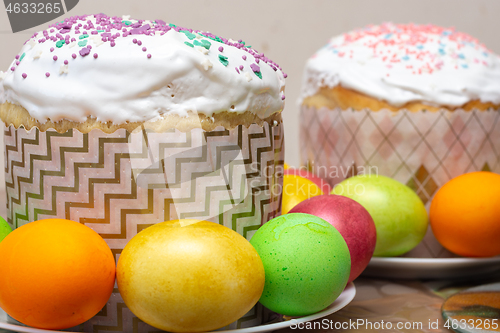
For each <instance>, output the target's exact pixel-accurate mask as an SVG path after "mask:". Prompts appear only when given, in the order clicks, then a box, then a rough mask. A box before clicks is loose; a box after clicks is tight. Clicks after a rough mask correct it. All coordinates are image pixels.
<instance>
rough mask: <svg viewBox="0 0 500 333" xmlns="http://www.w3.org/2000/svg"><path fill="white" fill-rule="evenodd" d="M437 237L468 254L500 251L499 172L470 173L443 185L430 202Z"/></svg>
mask: <svg viewBox="0 0 500 333" xmlns="http://www.w3.org/2000/svg"><path fill="white" fill-rule="evenodd" d="M429 218H430V221H431V227H432V231H433V233H434V235H435V236H436V239H437V240H438V241H439V242H440V243H441V245H443V246H444V247H445V248H447V249H448V250H450V251H451V252H453V253H456V254H458V255H461V256H467V257H491V256H496V255H499V254H500V175H499V174H496V173H493V172H484V171H480V172H470V173H466V174H464V175H461V176H458V177H455V178H453V179H452V180H450V181H449V182H447V183H446V184H444V186H443V187H441V188H440V189H439V190H438V191H437V193H436V195H435V196H434V198H433V199H432V202H431V208H430V212H429Z"/></svg>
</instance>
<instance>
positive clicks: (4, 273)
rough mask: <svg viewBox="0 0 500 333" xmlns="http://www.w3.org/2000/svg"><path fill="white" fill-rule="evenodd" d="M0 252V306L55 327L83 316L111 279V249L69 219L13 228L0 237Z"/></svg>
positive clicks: (96, 307)
mask: <svg viewBox="0 0 500 333" xmlns="http://www.w3.org/2000/svg"><path fill="white" fill-rule="evenodd" d="M0 258H2V264H1V265H0V286H2V287H1V288H0V307H1V308H2V309H3V310H4V311H5V312H7V314H9V315H10V316H11V317H12V318H14V319H16V320H18V321H20V322H21V323H23V324H25V325H29V326H32V327H36V328H42V329H51V330H54V329H57V330H59V329H65V328H70V327H73V326H76V325H79V324H81V323H83V322H85V321H87V320H89V319H90V318H92V317H93V316H95V315H96V314H97V313H98V312H99V311H101V309H102V308H103V307H104V306H105V305H106V302H107V301H108V300H109V297H110V296H111V293H112V292H113V287H114V285H115V259H114V256H113V253H112V252H111V249H110V248H109V247H108V245H107V244H106V242H105V241H104V239H102V237H101V236H100V235H99V234H98V233H97V232H95V231H93V230H92V229H90V228H89V227H87V226H85V225H83V224H81V223H78V222H74V221H70V220H63V219H46V220H39V221H35V222H30V223H28V224H25V225H23V226H21V227H19V228H17V229H16V230H14V231H12V232H11V233H10V234H9V235H7V237H5V239H4V240H3V241H2V242H0ZM5 286H8V288H5Z"/></svg>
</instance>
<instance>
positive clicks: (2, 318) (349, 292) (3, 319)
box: [0, 282, 356, 333]
mask: <svg viewBox="0 0 500 333" xmlns="http://www.w3.org/2000/svg"><path fill="white" fill-rule="evenodd" d="M354 296H356V288H355V287H354V283H352V282H351V283H350V284H349V285H347V287H346V288H345V289H344V291H343V292H342V293H341V294H340V296H339V297H338V298H337V299H336V300H335V302H333V303H332V304H330V305H329V306H328V307H327V308H326V309H324V310H323V311H320V312H318V313H315V314H312V315H310V316H305V317H297V318H294V319H292V320H289V321H282V322H278V323H273V324H265V325H260V326H255V327H249V328H240V329H235V330H228V331H218V332H220V333H258V332H269V331H275V330H279V329H281V328H286V327H290V326H292V325H295V324H298V323H305V322H307V321H311V320H315V319H319V318H322V317H325V316H328V315H330V314H332V313H334V312H337V311H339V310H340V309H342V308H344V307H345V306H346V305H347V304H349V303H351V301H352V300H353V298H354ZM7 319H8V317H7V314H6V313H5V312H4V311H3V310H2V309H0V329H5V330H8V331H14V332H23V333H48V332H49V333H70V332H68V331H49V330H42V329H38V328H32V327H27V326H21V325H15V324H9V323H8V322H7Z"/></svg>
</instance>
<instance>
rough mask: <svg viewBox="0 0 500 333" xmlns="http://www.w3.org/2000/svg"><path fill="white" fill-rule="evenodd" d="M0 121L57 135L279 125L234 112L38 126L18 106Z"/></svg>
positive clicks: (1, 112) (5, 107)
mask: <svg viewBox="0 0 500 333" xmlns="http://www.w3.org/2000/svg"><path fill="white" fill-rule="evenodd" d="M0 118H1V119H2V120H3V121H4V123H5V124H6V125H7V126H9V125H14V127H15V128H18V127H19V126H23V127H24V128H26V129H27V130H30V129H31V128H33V127H37V128H39V129H40V130H41V131H46V130H47V129H49V128H53V129H55V130H56V131H58V132H60V133H64V132H66V131H67V130H68V129H71V128H74V129H77V130H78V131H80V132H82V133H88V132H90V131H92V130H93V129H100V130H101V131H103V132H105V133H113V132H114V131H116V130H117V129H120V128H124V129H126V130H127V131H129V132H133V131H134V130H135V129H136V128H141V129H142V128H146V129H152V130H154V131H155V132H165V131H167V130H170V129H173V128H176V129H178V130H180V131H182V132H187V131H190V130H191V129H193V128H200V127H201V128H203V129H204V130H205V131H212V130H214V129H215V128H216V127H217V126H224V128H226V129H233V128H235V127H236V126H238V125H245V126H246V127H248V126H250V125H251V124H258V125H260V126H262V124H263V123H264V122H268V123H271V124H272V123H274V121H277V122H281V112H278V113H274V114H272V115H271V116H270V117H268V118H266V119H261V118H259V117H258V116H256V115H255V114H254V113H252V112H249V111H246V112H244V113H241V114H237V113H234V112H226V111H224V112H220V113H217V114H214V115H213V117H207V116H205V115H202V114H200V115H197V114H194V113H193V114H189V115H188V117H180V116H178V115H168V114H167V115H166V116H165V117H163V118H162V119H160V120H158V121H154V122H145V123H143V122H134V123H124V124H113V123H112V122H107V123H103V122H100V121H97V120H95V119H94V118H88V119H87V121H85V122H83V123H80V122H76V121H71V120H61V121H57V122H52V121H47V122H46V123H44V124H41V123H40V122H39V121H37V120H36V119H34V118H33V117H31V116H30V114H29V113H28V111H27V110H26V109H25V108H23V107H22V106H19V105H15V104H11V103H8V102H6V103H3V104H0Z"/></svg>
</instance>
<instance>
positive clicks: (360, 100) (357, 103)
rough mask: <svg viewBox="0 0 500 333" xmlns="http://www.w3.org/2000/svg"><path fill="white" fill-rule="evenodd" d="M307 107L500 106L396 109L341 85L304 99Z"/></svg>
mask: <svg viewBox="0 0 500 333" xmlns="http://www.w3.org/2000/svg"><path fill="white" fill-rule="evenodd" d="M302 104H304V105H306V106H312V107H315V108H317V109H319V108H322V107H327V108H329V109H334V108H337V107H338V108H341V109H343V110H345V109H348V108H352V109H355V110H362V109H369V110H372V111H379V110H382V109H389V110H391V111H399V110H401V109H407V110H410V111H412V112H418V111H420V110H428V111H431V112H436V111H438V110H441V109H446V110H450V111H453V110H456V109H464V110H466V111H470V110H473V109H478V110H481V111H484V110H487V109H490V108H495V109H498V108H499V107H500V105H498V104H493V103H482V102H480V101H479V100H474V101H470V102H468V103H466V104H464V105H462V106H458V107H449V106H439V107H436V106H430V105H426V104H424V103H421V102H410V103H406V104H405V105H403V106H401V107H395V106H393V105H390V104H389V103H387V102H385V101H382V100H379V99H376V98H373V97H370V96H367V95H365V94H363V93H360V92H357V91H354V90H351V89H347V88H344V87H342V86H340V85H338V86H335V87H333V88H326V87H323V88H321V89H320V90H319V91H318V93H317V94H316V95H314V96H310V97H307V98H305V99H304V101H303V103H302Z"/></svg>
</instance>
